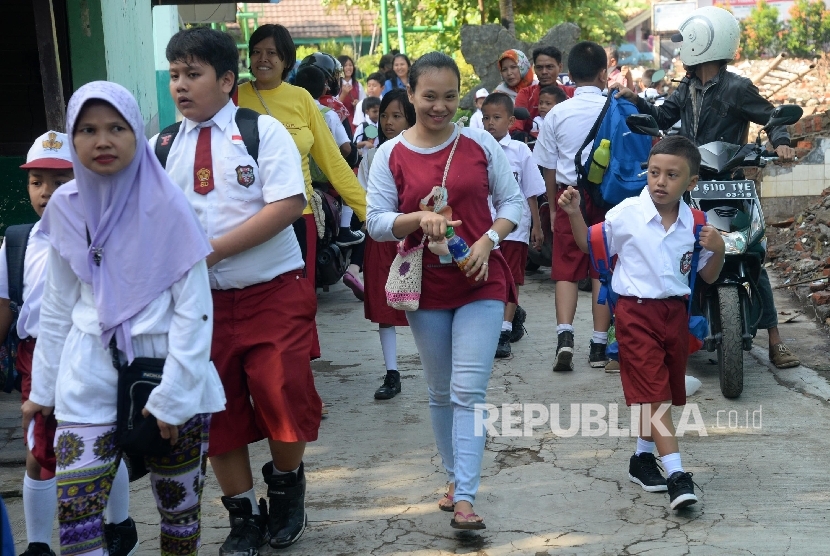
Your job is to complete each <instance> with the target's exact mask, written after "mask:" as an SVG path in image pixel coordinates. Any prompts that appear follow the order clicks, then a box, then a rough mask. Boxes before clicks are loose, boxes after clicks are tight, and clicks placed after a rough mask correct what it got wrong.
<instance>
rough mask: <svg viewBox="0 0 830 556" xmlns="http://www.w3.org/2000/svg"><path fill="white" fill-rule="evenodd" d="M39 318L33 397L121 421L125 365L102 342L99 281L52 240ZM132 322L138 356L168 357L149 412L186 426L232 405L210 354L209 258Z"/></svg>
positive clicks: (72, 415) (85, 418)
mask: <svg viewBox="0 0 830 556" xmlns="http://www.w3.org/2000/svg"><path fill="white" fill-rule="evenodd" d="M40 320H41V323H42V326H41V329H40V337H39V338H38V341H37V345H36V346H35V355H34V361H33V363H32V392H31V395H30V396H29V399H31V400H32V401H33V402H35V403H37V404H40V405H42V406H46V407H54V408H55V416H56V417H57V418H58V420H61V421H69V422H73V423H87V424H93V425H104V424H108V423H114V422H115V418H116V403H117V387H118V371H117V370H116V369H115V367H113V366H112V356H111V355H110V350H109V349H107V348H105V347H104V346H103V345H102V344H101V329H100V324H99V322H98V311H97V309H96V308H95V299H94V298H93V295H92V286H91V285H89V284H87V283H85V282H81V280H80V279H78V276H77V275H76V274H75V273H74V272H73V271H72V267H70V266H69V263H68V262H67V261H66V260H65V259H64V258H63V257H61V256H60V255H59V254H58V252H57V250H55V249H54V248H53V247H51V246H50V247H49V256H48V263H47V270H46V281H45V288H44V292H43V304H42V307H41V314H40ZM130 327H131V334H132V344H133V351H134V353H135V356H136V357H159V358H166V361H165V364H164V373H163V375H162V379H161V384H159V385H158V386H157V387H156V388H155V389H154V390H153V392H152V394H150V398H149V400H148V401H147V406H146V407H147V409H148V410H149V411H150V413H152V414H153V415H155V416H156V417H157V418H158V419H161V420H162V421H164V422H166V423H169V424H172V425H181V424H183V423H184V422H186V421H187V420H188V419H190V418H191V417H193V416H194V415H196V414H199V413H215V412H217V411H222V410H223V409H224V408H225V391H224V389H223V388H222V382H221V380H219V374H218V373H217V372H216V368H215V367H214V366H213V363H211V361H210V347H211V338H212V337H213V301H212V298H211V295H210V284H209V282H208V272H207V263H205V261H204V260H202V261H199V262H198V263H196V265H195V266H194V267H193V268H191V269H190V270H189V271H188V272H187V274H185V275H184V277H182V279H181V280H179V281H178V282H176V283H175V284H173V285H172V286H171V287H170V288H168V289H167V290H165V291H164V292H163V293H162V294H161V295H160V296H158V297H157V298H156V299H155V300H154V301H152V302H151V303H150V304H149V305H147V307H145V308H144V309H142V310H141V311H140V312H139V313H138V314H137V315H135V316H134V317H133V318H131V319H130Z"/></svg>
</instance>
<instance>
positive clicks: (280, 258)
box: [150, 101, 307, 290]
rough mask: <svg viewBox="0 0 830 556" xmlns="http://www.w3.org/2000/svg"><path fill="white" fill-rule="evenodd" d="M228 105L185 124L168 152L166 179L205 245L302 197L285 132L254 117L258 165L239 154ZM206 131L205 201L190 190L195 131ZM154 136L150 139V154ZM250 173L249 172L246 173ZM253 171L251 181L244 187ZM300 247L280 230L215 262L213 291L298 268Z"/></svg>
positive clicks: (296, 158) (289, 231) (296, 161)
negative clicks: (208, 181)
mask: <svg viewBox="0 0 830 556" xmlns="http://www.w3.org/2000/svg"><path fill="white" fill-rule="evenodd" d="M236 110H237V108H236V106H234V104H233V103H232V102H230V101H228V104H226V105H225V106H224V107H223V108H222V109H221V110H220V111H219V112H217V113H216V115H215V116H213V118H212V119H211V120H208V121H207V122H204V123H202V124H197V123H196V122H193V121H191V120H188V119H187V118H185V119H184V120H183V121H182V127H181V130H180V131H179V133H178V135H176V139H175V140H174V141H173V144H172V145H171V147H170V155H169V156H168V158H167V173H168V174H169V175H170V177H171V178H172V179H173V183H176V184H178V185H179V186H180V187H181V188H182V190H183V191H184V194H185V196H186V197H187V200H188V201H190V205H191V206H192V207H193V209H194V210H195V212H196V216H197V217H198V218H199V222H200V223H201V224H202V227H203V228H204V230H205V232H206V233H207V235H208V238H209V239H215V238H218V237H222V236H223V235H225V234H227V233H228V232H230V231H232V230H234V229H235V228H237V227H238V226H239V225H240V224H242V223H244V222H246V221H247V220H248V219H249V218H251V217H252V216H253V215H255V214H256V213H258V212H259V211H260V210H262V209H263V208H264V207H265V205H267V204H268V203H273V202H275V201H279V200H282V199H286V198H288V197H292V196H294V195H302V196H303V199H305V200H306V201H307V199H306V197H305V179H304V178H303V168H302V166H301V164H300V153H299V152H298V151H297V147H296V146H295V144H294V140H293V139H292V138H291V135H290V134H289V133H288V131H286V129H285V127H283V125H282V124H281V123H279V122H278V121H277V120H275V119H274V118H272V117H271V116H264V115H263V116H260V117H259V119H258V122H257V123H258V125H259V164H257V163H256V162H254V159H253V158H252V157H251V155H249V154H248V151H247V149H246V148H245V143H244V142H243V141H242V136H241V135H240V133H239V128H238V127H237V126H236V121H235V120H234V118H235V116H236ZM206 124H207V125H210V124H213V125H211V134H210V146H211V154H212V155H213V174H214V189H213V191H211V192H210V193H208V194H207V195H201V194H199V193H196V192H195V191H194V190H193V163H194V158H195V156H196V141H197V140H198V138H199V129H200V127H204V126H205V125H206ZM157 139H158V135H156V136H154V137H153V138H151V139H150V146H151V147H153V148H155V144H156V140H157ZM250 169H252V170H250ZM250 171H253V175H254V180H253V183H251V184H250V185H248V186H245V185H243V183H246V182H247V181H248V180H249V177H248V176H249V173H250ZM303 266H304V264H303V257H302V253H301V251H300V244H299V243H298V242H297V236H296V235H295V234H294V229H293V228H292V227H291V226H288V227H287V228H286V229H284V230H283V231H281V232H280V233H278V234H277V235H276V236H274V237H272V238H271V239H269V240H268V241H266V242H265V243H262V244H260V245H257V246H256V247H252V248H251V249H248V250H247V251H243V252H242V253H239V254H237V255H234V256H232V257H228V258H227V259H224V260H222V261H219V262H218V263H216V264H215V265H214V266H212V267H211V268H210V269H208V274H209V276H210V287H211V288H212V289H214V290H228V289H235V288H245V287H248V286H252V285H254V284H261V283H264V282H268V281H270V280H273V279H274V278H276V277H277V276H279V275H280V274H285V273H286V272H289V271H291V270H297V269H300V268H303Z"/></svg>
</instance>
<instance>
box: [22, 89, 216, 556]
mask: <svg viewBox="0 0 830 556" xmlns="http://www.w3.org/2000/svg"><path fill="white" fill-rule="evenodd" d="M67 132H68V136H69V138H70V145H69V148H70V152H71V155H72V161H73V164H74V167H75V180H74V181H71V182H69V183H67V184H66V185H64V186H62V187H61V188H60V189H59V190H58V191H57V192H56V193H55V194H54V195H53V197H52V199H51V201H50V202H49V205H48V207H47V209H46V212H45V213H44V215H43V220H42V229H43V231H44V232H45V233H46V234H48V236H49V242H50V244H51V248H50V252H49V258H48V263H47V264H48V269H47V276H46V285H45V291H44V295H43V305H42V309H41V327H42V331H41V336H40V338H39V339H38V344H37V348H36V350H35V355H34V364H33V372H32V377H33V380H32V395H31V396H30V398H29V401H27V402H26V404H24V407H23V415H24V428H25V426H26V425H27V424H28V423H27V421H28V420H30V419H31V418H32V416H33V415H34V414H35V413H37V412H41V413H44V414H48V413H50V412H52V411H54V412H55V415H56V417H57V419H58V429H57V433H56V435H55V451H56V454H57V480H58V501H59V504H58V507H59V512H58V518H59V521H60V543H61V553H62V554H72V555H75V554H96V555H97V554H103V551H104V548H103V547H104V544H103V540H102V535H103V533H104V522H103V509H104V507H105V506H106V501H107V498H108V497H109V492H110V487H111V484H112V480H113V477H114V475H115V472H116V470H117V467H118V462H119V460H120V457H121V456H122V454H121V453H120V450H119V448H118V447H117V446H116V445H115V443H114V432H115V421H116V397H117V396H116V395H117V390H116V388H117V383H118V371H117V370H116V369H115V367H114V366H113V362H112V361H113V360H112V355H111V349H110V345H111V341H112V340H114V344H115V345H116V346H117V348H115V349H117V353H118V357H119V359H120V360H121V361H122V362H128V363H131V362H132V361H133V360H134V359H135V358H138V357H150V358H161V359H164V360H165V361H164V370H163V374H162V379H161V383H160V384H159V385H158V386H156V387H155V389H154V390H153V391H152V393H151V394H150V397H149V399H148V401H147V403H146V405H145V407H144V413H145V415H152V416H154V417H155V418H156V420H157V421H158V427H159V430H160V432H161V436H162V438H164V439H166V440H169V442H170V443H171V444H172V452H171V453H170V454H169V455H168V456H164V457H149V456H147V457H145V458H144V461H143V462H139V463H143V464H145V465H146V467H147V468H148V469H149V470H150V480H151V484H152V487H153V492H154V494H155V497H156V502H157V505H158V508H159V513H160V514H161V537H160V541H161V554H194V555H195V554H196V553H197V550H198V546H199V535H200V522H199V514H200V501H201V493H202V486H203V483H204V471H205V463H206V454H207V446H208V430H209V425H210V414H211V413H214V412H217V411H221V410H222V409H224V406H225V396H224V392H223V390H222V385H221V382H220V380H219V376H218V375H217V373H216V369H215V368H214V367H213V364H212V363H211V362H210V360H209V355H210V344H211V331H212V329H213V306H212V302H211V295H210V286H209V282H208V270H207V265H206V263H205V257H206V256H207V255H208V254H209V253H210V252H211V248H210V243H209V242H208V239H207V237H206V236H205V234H204V232H203V231H202V228H201V226H200V225H199V223H198V221H197V220H196V217H195V215H194V214H193V212H192V209H191V208H190V205H189V204H188V202H187V200H186V199H185V197H184V194H183V193H182V191H181V190H180V189H179V188H178V187H176V186H175V185H174V184H173V183H172V182H171V181H170V179H169V178H168V177H167V174H166V173H165V171H164V170H163V169H162V167H161V165H160V164H159V162H158V161H157V160H156V157H155V156H154V154H153V152H152V150H151V149H150V147H149V145H148V144H147V142H146V141H145V139H144V124H143V119H142V117H141V113H140V112H139V108H138V104H137V103H136V101H135V99H134V98H133V96H132V95H131V94H130V92H129V91H127V90H126V89H125V88H123V87H121V86H120V85H116V84H114V83H108V82H105V81H96V82H93V83H89V84H87V85H84V86H83V87H81V88H80V89H78V91H77V92H76V93H75V94H74V95H73V96H72V98H71V99H70V101H69V106H68V108H67ZM135 463H136V462H133V464H134V465H135Z"/></svg>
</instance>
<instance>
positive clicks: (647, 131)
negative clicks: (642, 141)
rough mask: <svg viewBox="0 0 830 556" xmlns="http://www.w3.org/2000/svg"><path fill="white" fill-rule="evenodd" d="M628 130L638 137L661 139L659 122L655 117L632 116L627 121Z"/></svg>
mask: <svg viewBox="0 0 830 556" xmlns="http://www.w3.org/2000/svg"><path fill="white" fill-rule="evenodd" d="M625 123H626V125H628V129H630V130H631V131H633V132H634V133H636V134H638V135H651V136H652V137H660V127H659V126H658V125H657V120H655V119H654V116H651V115H649V114H632V115H631V116H629V117H627V118H626V119H625Z"/></svg>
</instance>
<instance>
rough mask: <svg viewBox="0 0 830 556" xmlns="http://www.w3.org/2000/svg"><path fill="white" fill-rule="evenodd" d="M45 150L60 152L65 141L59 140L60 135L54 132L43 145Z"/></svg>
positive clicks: (51, 132) (50, 133)
mask: <svg viewBox="0 0 830 556" xmlns="http://www.w3.org/2000/svg"><path fill="white" fill-rule="evenodd" d="M42 144H43V149H44V150H47V151H59V150H61V147H62V146H63V141H60V140H58V134H57V133H55V132H54V131H50V132H49V135H47V136H46V141H44V142H43V143H42Z"/></svg>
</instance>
